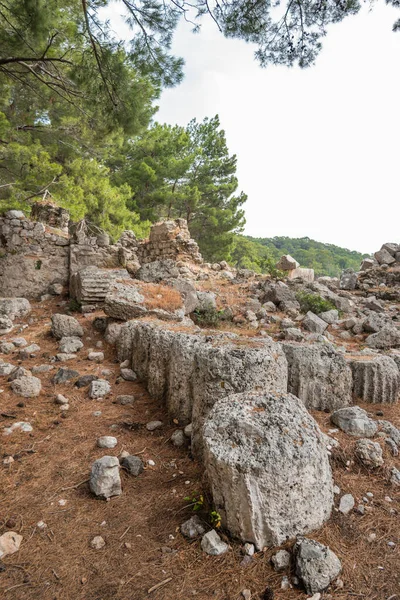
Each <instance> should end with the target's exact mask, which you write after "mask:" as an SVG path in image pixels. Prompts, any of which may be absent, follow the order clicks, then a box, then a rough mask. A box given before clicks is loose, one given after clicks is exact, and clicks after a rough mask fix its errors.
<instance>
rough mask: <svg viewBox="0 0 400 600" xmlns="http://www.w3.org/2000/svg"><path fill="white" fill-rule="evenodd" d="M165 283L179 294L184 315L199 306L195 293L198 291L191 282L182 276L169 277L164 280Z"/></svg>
mask: <svg viewBox="0 0 400 600" xmlns="http://www.w3.org/2000/svg"><path fill="white" fill-rule="evenodd" d="M166 283H167V285H170V286H171V287H173V288H174V289H175V290H177V291H178V292H179V293H180V294H181V296H182V300H183V306H184V309H185V315H189V314H191V313H192V312H193V311H195V310H196V308H197V307H198V306H199V298H198V295H197V294H198V292H197V290H196V288H195V287H194V285H193V283H191V282H190V281H188V280H187V279H182V278H178V279H171V280H169V281H166Z"/></svg>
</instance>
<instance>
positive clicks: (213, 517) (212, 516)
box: [184, 492, 221, 529]
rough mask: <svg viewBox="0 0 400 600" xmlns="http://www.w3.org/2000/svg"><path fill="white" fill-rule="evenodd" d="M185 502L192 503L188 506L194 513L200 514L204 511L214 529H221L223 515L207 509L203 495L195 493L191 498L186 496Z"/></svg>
mask: <svg viewBox="0 0 400 600" xmlns="http://www.w3.org/2000/svg"><path fill="white" fill-rule="evenodd" d="M184 500H185V501H186V502H189V503H190V504H189V505H188V506H191V507H192V510H193V512H198V511H200V510H201V511H204V513H206V514H207V519H208V521H209V522H210V525H212V527H214V528H215V529H218V528H219V527H221V515H220V514H219V512H217V511H216V510H214V509H213V508H208V507H207V503H206V500H205V498H204V496H203V494H199V495H197V493H196V492H194V493H193V494H192V495H191V496H186V497H185V498H184Z"/></svg>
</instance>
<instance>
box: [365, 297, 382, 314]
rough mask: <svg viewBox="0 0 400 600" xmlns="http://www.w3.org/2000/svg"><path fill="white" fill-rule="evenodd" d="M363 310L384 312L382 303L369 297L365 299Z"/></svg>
mask: <svg viewBox="0 0 400 600" xmlns="http://www.w3.org/2000/svg"><path fill="white" fill-rule="evenodd" d="M365 308H368V310H372V311H373V312H377V313H384V312H385V307H384V305H383V303H382V302H381V301H380V300H377V299H376V298H375V296H369V298H367V301H366V303H365Z"/></svg>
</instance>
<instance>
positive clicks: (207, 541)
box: [201, 529, 229, 556]
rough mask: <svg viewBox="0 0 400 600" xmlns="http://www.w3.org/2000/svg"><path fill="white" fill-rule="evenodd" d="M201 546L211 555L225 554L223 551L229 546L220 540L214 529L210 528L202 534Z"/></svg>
mask: <svg viewBox="0 0 400 600" xmlns="http://www.w3.org/2000/svg"><path fill="white" fill-rule="evenodd" d="M201 548H202V550H204V552H205V553H206V554H210V555H211V556H219V555H220V554H225V552H227V551H228V549H229V546H228V544H225V542H223V541H222V540H221V538H220V537H219V535H218V533H217V532H216V531H215V529H212V530H211V531H209V532H208V533H206V534H205V535H203V538H202V540H201Z"/></svg>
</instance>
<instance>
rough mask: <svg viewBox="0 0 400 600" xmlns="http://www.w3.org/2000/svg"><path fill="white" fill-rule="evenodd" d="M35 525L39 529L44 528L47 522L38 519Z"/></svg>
mask: <svg viewBox="0 0 400 600" xmlns="http://www.w3.org/2000/svg"><path fill="white" fill-rule="evenodd" d="M36 527H38V528H39V529H46V527H47V523H45V522H44V521H39V522H38V523H36Z"/></svg>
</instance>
